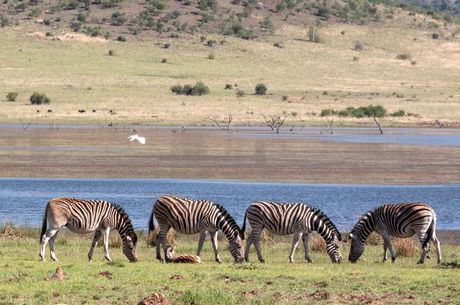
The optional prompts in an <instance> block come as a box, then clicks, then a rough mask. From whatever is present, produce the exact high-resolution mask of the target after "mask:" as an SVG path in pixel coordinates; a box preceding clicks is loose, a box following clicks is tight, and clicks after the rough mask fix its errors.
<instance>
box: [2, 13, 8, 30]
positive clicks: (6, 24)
mask: <svg viewBox="0 0 460 305" xmlns="http://www.w3.org/2000/svg"><path fill="white" fill-rule="evenodd" d="M8 25H10V18H8V16H5V15H3V14H1V13H0V27H5V26H8Z"/></svg>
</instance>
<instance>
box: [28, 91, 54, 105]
mask: <svg viewBox="0 0 460 305" xmlns="http://www.w3.org/2000/svg"><path fill="white" fill-rule="evenodd" d="M29 100H30V103H31V104H32V105H43V104H49V103H50V102H51V99H50V98H49V97H47V96H46V94H45V93H40V92H34V93H33V94H32V95H31V96H30V99H29Z"/></svg>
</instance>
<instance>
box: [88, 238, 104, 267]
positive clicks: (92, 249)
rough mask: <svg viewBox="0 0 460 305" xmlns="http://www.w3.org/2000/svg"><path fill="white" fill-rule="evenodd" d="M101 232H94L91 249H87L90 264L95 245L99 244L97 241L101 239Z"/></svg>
mask: <svg viewBox="0 0 460 305" xmlns="http://www.w3.org/2000/svg"><path fill="white" fill-rule="evenodd" d="M101 236H102V234H101V231H100V230H96V232H95V233H94V237H93V242H92V244H91V248H90V249H89V252H88V260H89V261H90V262H91V261H92V260H93V253H94V248H95V247H96V246H97V243H98V242H99V240H100V239H101Z"/></svg>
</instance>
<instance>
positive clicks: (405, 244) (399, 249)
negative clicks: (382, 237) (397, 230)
mask: <svg viewBox="0 0 460 305" xmlns="http://www.w3.org/2000/svg"><path fill="white" fill-rule="evenodd" d="M393 248H394V250H395V253H396V255H397V256H402V257H413V256H414V255H415V250H416V248H415V244H414V241H413V240H412V239H411V238H396V239H394V240H393Z"/></svg>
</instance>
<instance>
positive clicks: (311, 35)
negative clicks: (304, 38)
mask: <svg viewBox="0 0 460 305" xmlns="http://www.w3.org/2000/svg"><path fill="white" fill-rule="evenodd" d="M308 41H310V42H314V43H320V42H321V38H320V37H319V34H318V30H317V29H316V27H314V26H311V27H310V28H309V29H308Z"/></svg>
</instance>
